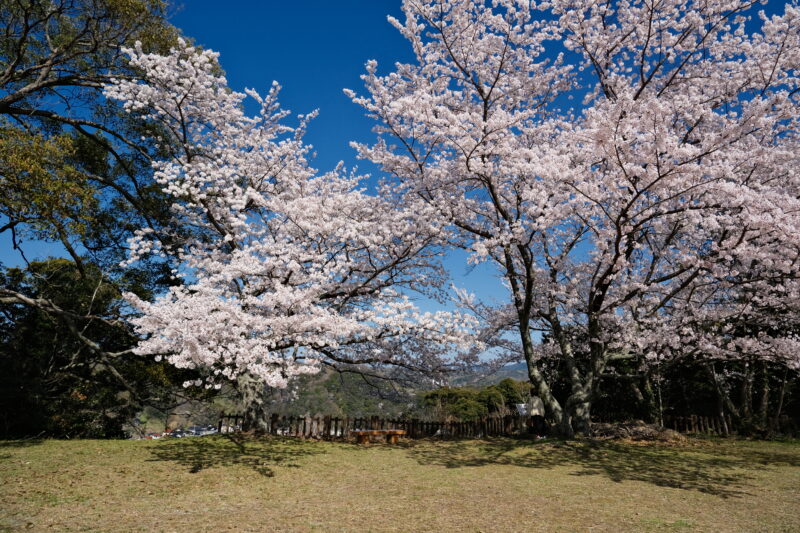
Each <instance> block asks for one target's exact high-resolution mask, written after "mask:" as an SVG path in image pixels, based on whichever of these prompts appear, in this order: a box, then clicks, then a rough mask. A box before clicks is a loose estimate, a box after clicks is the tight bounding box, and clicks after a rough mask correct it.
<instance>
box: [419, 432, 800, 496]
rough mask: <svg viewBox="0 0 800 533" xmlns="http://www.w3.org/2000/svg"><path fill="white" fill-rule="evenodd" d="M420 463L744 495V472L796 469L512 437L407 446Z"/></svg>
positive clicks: (705, 449)
mask: <svg viewBox="0 0 800 533" xmlns="http://www.w3.org/2000/svg"><path fill="white" fill-rule="evenodd" d="M405 446H406V448H407V450H408V453H409V454H410V455H411V456H412V457H413V458H414V459H415V460H416V461H418V462H419V463H420V464H423V465H438V466H443V467H446V468H460V467H465V466H473V467H478V466H489V465H509V466H518V467H524V468H533V469H537V468H543V469H550V468H556V467H567V468H570V467H573V468H577V470H576V471H575V472H573V475H577V476H589V475H601V476H605V477H607V478H609V479H611V480H612V481H616V482H622V481H641V482H645V483H650V484H653V485H656V486H659V487H670V488H677V489H683V490H693V491H698V492H703V493H706V494H713V495H715V496H720V497H722V498H729V497H737V496H743V495H746V494H747V492H746V489H747V485H748V481H749V480H751V479H752V476H751V475H750V474H749V473H748V470H751V471H752V470H754V469H760V468H763V467H764V466H787V465H788V466H800V449H799V450H798V452H797V453H794V454H793V453H790V452H789V453H784V452H775V453H770V452H769V451H757V450H753V449H750V448H741V449H737V448H736V447H731V446H725V447H722V448H719V447H714V446H709V445H705V446H695V447H693V446H665V445H658V444H647V445H643V444H630V443H622V442H615V441H591V440H590V441H568V442H558V441H555V442H539V443H531V442H525V441H519V440H513V439H497V440H487V441H478V442H476V441H471V442H470V441H441V442H436V443H433V442H407V443H406V444H405Z"/></svg>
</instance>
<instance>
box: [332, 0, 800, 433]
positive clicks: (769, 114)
mask: <svg viewBox="0 0 800 533" xmlns="http://www.w3.org/2000/svg"><path fill="white" fill-rule="evenodd" d="M756 4H757V3H756V2H753V1H740V0H710V1H709V0H704V1H702V2H699V1H695V0H662V1H658V2H654V1H639V0H632V1H611V2H609V1H602V2H601V1H596V0H553V1H544V2H540V3H537V2H531V1H529V0H493V1H491V2H488V1H483V0H405V1H404V2H403V11H404V14H405V21H402V22H401V21H398V20H395V19H393V18H390V19H389V20H390V22H391V23H392V24H393V25H394V26H395V27H396V28H397V30H399V31H400V32H401V33H402V35H403V36H404V37H405V38H406V39H407V40H408V41H409V43H410V45H411V47H412V49H413V52H414V54H415V57H416V60H415V61H414V62H412V63H410V64H396V65H395V66H394V69H393V71H392V72H390V73H388V74H386V75H379V73H378V67H377V64H376V63H375V62H374V61H372V62H369V63H368V64H367V72H366V74H365V75H364V76H363V80H364V82H365V85H366V91H367V94H366V96H361V95H358V94H356V93H355V92H353V91H348V95H349V96H350V97H351V98H352V99H353V100H354V102H356V103H357V104H359V105H361V106H363V108H364V109H365V110H366V112H367V113H368V114H369V115H370V116H372V117H374V118H375V119H377V121H378V124H379V125H378V126H377V131H378V135H379V139H378V141H377V143H375V144H374V145H364V144H354V146H355V148H356V149H357V150H358V153H359V155H360V157H362V158H365V159H368V160H370V161H373V162H374V163H376V164H378V165H380V166H381V167H382V168H383V169H384V170H385V171H386V172H387V173H389V174H391V175H392V176H395V177H396V178H398V179H399V180H401V182H402V183H403V184H404V185H405V186H406V187H407V188H408V189H409V191H412V192H413V193H415V194H416V195H417V196H418V197H419V198H421V199H422V200H423V201H424V202H425V203H426V204H427V205H428V206H429V207H430V208H432V209H433V210H434V211H435V212H436V214H437V216H438V218H439V223H440V224H441V225H442V227H443V228H445V229H446V230H447V232H448V239H449V242H450V243H451V244H452V245H454V246H457V247H461V248H462V249H465V250H469V251H471V252H472V255H471V260H472V261H475V262H482V261H489V262H491V263H493V264H494V265H496V267H497V269H498V272H499V273H500V275H501V277H502V278H503V280H504V282H505V286H506V288H507V290H508V293H509V298H508V300H507V303H506V304H505V305H502V306H500V307H498V308H497V309H496V312H495V313H494V316H493V318H492V320H491V324H489V325H488V327H490V328H492V329H493V330H494V339H495V340H496V341H498V342H507V340H508V336H507V334H504V333H503V332H508V331H513V332H514V334H515V336H516V337H517V338H518V342H517V343H516V348H512V347H508V348H507V349H517V350H519V351H520V352H521V353H522V355H523V356H524V359H525V360H526V362H527V368H528V374H529V377H530V380H531V382H532V383H533V384H534V385H535V387H536V389H537V391H538V394H539V396H540V397H541V398H542V399H543V401H544V404H545V406H546V408H547V410H548V413H549V415H550V416H551V417H553V418H554V419H556V420H557V421H558V422H559V424H560V427H561V430H562V431H563V432H564V433H566V434H568V435H571V434H573V433H574V432H580V433H586V432H587V431H588V429H589V420H590V410H591V402H592V397H593V396H594V395H595V394H596V392H597V387H598V384H599V381H600V378H601V376H602V375H603V373H604V372H605V371H606V370H607V369H608V368H609V365H611V364H612V362H613V361H614V360H615V359H619V358H630V357H638V358H642V359H643V360H650V361H653V360H661V359H663V358H668V357H675V356H679V355H681V354H686V353H689V352H691V353H694V354H698V353H700V354H702V355H703V357H707V358H709V359H711V358H721V359H725V358H741V357H759V358H769V359H772V360H776V361H781V362H783V363H784V364H787V365H793V366H795V367H796V366H798V364H799V363H798V353H800V352H798V348H799V346H798V342H797V338H796V337H795V336H794V333H793V332H794V331H796V328H781V327H779V326H780V323H781V322H783V321H785V320H787V318H786V317H787V316H796V315H797V303H798V296H800V292H798V283H797V275H798V259H800V256H798V245H800V197H799V194H800V188H798V185H799V184H800V183H799V182H798V180H800V172H798V170H800V164H799V163H800V159H799V158H800V143H798V133H800V132H798V120H800V85H798V81H799V80H798V74H800V71H798V69H800V10H798V7H797V6H796V5H795V4H787V5H786V6H785V9H784V12H783V13H782V14H780V15H775V16H771V17H767V16H766V15H764V14H763V13H758V12H756V9H757V7H756ZM470 305H473V307H474V304H470ZM764 309H781V312H779V313H772V314H765V313H762V311H763V310H764ZM484 314H485V313H484ZM745 324H750V325H751V326H756V325H757V326H758V327H743V325H745ZM491 337H492V335H491V334H487V335H485V338H491ZM540 339H546V342H542V341H540ZM578 344H579V345H578ZM578 352H580V353H582V354H588V357H586V358H583V359H579V358H578V357H577V356H576V354H577V353H578ZM552 357H556V358H558V359H559V360H561V362H562V363H563V365H564V367H565V368H566V369H567V374H568V376H569V380H570V384H571V385H570V386H571V389H570V393H569V395H568V397H567V398H566V400H565V401H564V400H563V399H562V401H559V400H558V399H557V398H556V397H555V396H554V395H553V393H552V392H551V388H550V384H549V383H548V380H547V379H546V377H545V375H544V374H543V373H542V363H543V361H544V360H545V359H546V358H552Z"/></svg>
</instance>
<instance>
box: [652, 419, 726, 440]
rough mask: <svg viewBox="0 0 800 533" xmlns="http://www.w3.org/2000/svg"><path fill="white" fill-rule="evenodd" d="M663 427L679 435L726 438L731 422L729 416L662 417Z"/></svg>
mask: <svg viewBox="0 0 800 533" xmlns="http://www.w3.org/2000/svg"><path fill="white" fill-rule="evenodd" d="M664 427H667V428H669V429H674V430H675V431H679V432H680V433H702V434H705V435H719V436H722V437H727V436H729V435H730V434H731V431H732V428H733V422H732V420H731V417H730V416H726V417H725V418H723V417H721V416H698V415H691V416H664Z"/></svg>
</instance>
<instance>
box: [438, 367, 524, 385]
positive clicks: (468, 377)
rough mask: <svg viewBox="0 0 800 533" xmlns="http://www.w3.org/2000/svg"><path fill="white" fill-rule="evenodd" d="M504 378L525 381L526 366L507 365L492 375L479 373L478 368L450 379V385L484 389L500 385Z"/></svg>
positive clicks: (479, 369) (483, 372)
mask: <svg viewBox="0 0 800 533" xmlns="http://www.w3.org/2000/svg"><path fill="white" fill-rule="evenodd" d="M506 378H511V379H516V380H519V381H527V380H528V366H527V364H526V363H525V362H524V361H523V362H521V363H512V364H508V365H505V366H503V367H501V368H500V369H499V370H497V371H496V372H494V373H492V374H486V372H485V371H481V368H480V367H478V368H477V369H476V370H474V371H472V372H469V373H464V374H462V375H460V376H458V377H456V378H454V379H452V380H451V383H452V384H453V385H456V386H459V387H486V386H488V385H494V384H495V383H500V382H501V381H503V380H504V379H506Z"/></svg>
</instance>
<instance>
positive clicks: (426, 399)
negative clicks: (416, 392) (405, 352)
mask: <svg viewBox="0 0 800 533" xmlns="http://www.w3.org/2000/svg"><path fill="white" fill-rule="evenodd" d="M530 389H531V386H530V384H529V383H527V382H524V381H517V380H514V379H511V378H506V379H504V380H502V381H501V382H500V383H498V384H497V385H489V386H488V387H484V388H482V389H471V388H466V387H442V388H439V389H435V390H432V391H428V392H425V393H423V394H422V396H421V399H420V403H421V405H422V407H423V408H424V409H425V410H426V414H427V415H428V416H432V417H434V418H439V419H447V418H453V419H458V420H464V421H471V420H477V419H479V418H481V417H483V416H486V415H489V414H507V413H509V412H511V410H512V409H513V408H514V405H515V404H519V403H526V402H527V401H528V400H529V399H530Z"/></svg>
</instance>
